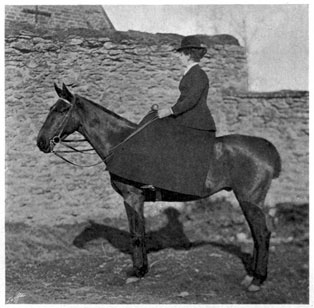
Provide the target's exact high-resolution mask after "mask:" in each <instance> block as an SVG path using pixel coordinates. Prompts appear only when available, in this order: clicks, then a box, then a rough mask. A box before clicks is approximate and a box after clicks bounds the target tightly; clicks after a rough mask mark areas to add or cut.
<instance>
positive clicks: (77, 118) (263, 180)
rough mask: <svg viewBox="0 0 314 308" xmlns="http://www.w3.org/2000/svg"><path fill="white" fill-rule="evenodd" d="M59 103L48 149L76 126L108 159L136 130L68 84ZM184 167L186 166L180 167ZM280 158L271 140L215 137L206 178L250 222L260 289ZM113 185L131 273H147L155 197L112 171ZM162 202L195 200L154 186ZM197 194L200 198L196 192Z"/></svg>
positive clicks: (45, 142) (42, 145)
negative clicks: (150, 206)
mask: <svg viewBox="0 0 314 308" xmlns="http://www.w3.org/2000/svg"><path fill="white" fill-rule="evenodd" d="M55 89H56V91H57V94H58V96H59V97H60V98H59V99H58V100H57V102H56V103H55V104H54V105H53V106H52V107H51V109H50V112H49V114H48V116H47V119H46V121H45V123H44V124H43V126H42V128H41V130H40V132H39V134H38V138H37V145H38V147H39V149H40V150H41V151H43V152H44V153H50V152H52V151H53V148H54V146H55V144H56V143H59V142H63V141H64V140H65V139H66V138H67V137H68V136H69V135H71V134H72V133H74V132H75V131H77V132H79V133H80V134H82V135H83V136H84V137H85V139H86V140H87V141H88V142H89V143H90V144H91V146H92V147H93V149H94V150H95V151H96V152H97V154H98V155H99V156H100V158H101V159H102V160H103V161H105V159H106V157H107V156H108V154H109V152H110V149H111V148H113V147H114V146H116V145H117V144H119V143H120V142H122V141H123V140H124V139H125V138H126V137H127V136H129V135H130V134H131V133H133V132H134V131H135V130H136V129H137V125H136V124H134V123H132V122H130V121H128V120H126V119H124V118H122V117H120V116H119V115H117V114H115V113H113V112H112V111H110V110H108V109H106V108H104V107H102V106H100V105H98V104H95V103H94V102H92V101H90V100H87V99H85V98H83V97H81V96H79V95H73V94H72V93H71V92H70V91H69V90H68V89H67V88H66V86H64V85H63V88H62V89H60V88H58V87H57V86H56V85H55ZM182 168H184V166H182ZM280 170H281V160H280V156H279V154H278V152H277V150H276V148H275V147H274V146H273V145H272V144H271V143H270V142H268V141H267V140H265V139H262V138H258V137H251V136H244V135H227V136H222V137H217V138H216V142H215V157H213V163H212V164H211V166H209V170H208V176H207V179H206V188H207V190H208V196H210V195H212V194H214V193H216V192H218V191H221V190H232V191H233V192H234V194H235V196H236V198H237V200H238V201H239V204H240V207H241V209H242V211H243V213H244V216H245V218H246V220H247V222H248V224H249V227H250V229H251V232H252V236H253V240H254V252H253V263H252V272H251V273H249V275H247V276H246V277H245V279H244V281H243V284H244V285H245V287H247V288H248V290H249V291H257V290H259V289H260V286H261V284H262V283H263V282H264V281H265V279H266V277H267V264H268V248H269V239H270V231H269V230H268V228H267V225H266V217H265V214H264V213H263V211H262V209H261V208H262V206H263V205H264V200H265V197H266V194H267V192H268V189H269V187H270V185H271V181H272V179H275V178H277V177H278V176H279V174H280ZM110 177H111V184H112V187H113V188H114V189H115V190H116V191H117V192H118V193H119V194H120V195H121V196H122V197H123V199H124V205H125V209H126V213H127V217H128V221H129V227H130V234H131V237H132V247H133V254H132V259H133V274H132V275H133V276H134V277H143V276H144V275H145V274H146V273H147V272H148V261H147V252H146V248H145V222H144V214H143V206H144V202H145V201H151V200H152V199H151V198H152V197H151V193H150V194H147V188H145V186H144V184H149V183H136V182H131V181H129V180H126V179H123V178H119V177H117V176H115V175H113V174H110ZM155 194H157V195H158V196H161V200H163V201H182V200H186V199H189V200H191V199H193V198H191V197H187V196H184V195H179V194H175V193H173V194H171V192H169V191H167V192H165V191H163V190H161V189H158V188H157V189H156V191H155ZM195 199H197V198H196V197H195Z"/></svg>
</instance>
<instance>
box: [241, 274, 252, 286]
mask: <svg viewBox="0 0 314 308" xmlns="http://www.w3.org/2000/svg"><path fill="white" fill-rule="evenodd" d="M252 281H253V277H252V276H249V275H246V276H245V277H244V279H243V280H242V282H241V285H242V286H244V287H246V288H248V287H249V286H250V284H251V283H252Z"/></svg>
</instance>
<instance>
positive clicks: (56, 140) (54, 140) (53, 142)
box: [49, 98, 75, 147]
mask: <svg viewBox="0 0 314 308" xmlns="http://www.w3.org/2000/svg"><path fill="white" fill-rule="evenodd" d="M60 100H62V101H63V102H65V103H67V104H68V105H70V106H71V107H70V109H69V110H68V112H67V114H66V115H65V117H64V118H63V120H62V122H61V124H60V127H59V128H60V130H59V134H58V135H56V136H53V137H52V138H51V139H50V140H49V141H50V145H52V147H54V146H55V145H56V144H58V143H60V142H61V135H62V134H63V131H64V128H65V126H66V125H67V122H68V119H69V117H70V115H71V111H72V110H73V107H74V103H75V100H74V103H73V104H71V103H70V102H69V101H67V100H66V99H64V98H60Z"/></svg>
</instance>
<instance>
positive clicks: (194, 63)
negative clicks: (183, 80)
mask: <svg viewBox="0 0 314 308" xmlns="http://www.w3.org/2000/svg"><path fill="white" fill-rule="evenodd" d="M197 64H198V62H193V63H191V64H190V65H188V67H187V68H186V70H185V72H184V74H183V75H186V73H187V72H188V71H189V70H190V69H191V68H192V67H193V66H195V65H197Z"/></svg>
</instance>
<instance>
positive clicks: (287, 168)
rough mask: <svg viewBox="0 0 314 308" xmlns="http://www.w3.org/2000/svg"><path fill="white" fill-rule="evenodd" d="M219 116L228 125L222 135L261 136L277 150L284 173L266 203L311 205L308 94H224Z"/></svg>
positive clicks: (285, 92) (275, 183)
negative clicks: (305, 203)
mask: <svg viewBox="0 0 314 308" xmlns="http://www.w3.org/2000/svg"><path fill="white" fill-rule="evenodd" d="M220 112H221V114H222V115H223V116H222V117H221V120H222V123H224V124H225V125H226V126H225V127H224V131H221V133H223V132H224V133H227V132H229V133H243V134H247V135H255V136H262V137H264V138H266V139H268V140H269V141H271V142H272V143H273V144H275V146H276V147H277V149H278V151H279V153H280V155H281V159H282V173H281V176H280V179H279V180H275V181H273V184H272V187H271V189H270V192H269V194H268V198H267V202H268V203H272V204H274V203H278V202H294V203H297V204H298V203H302V202H308V200H309V199H308V198H309V93H308V92H307V91H279V92H269V93H245V92H244V93H233V94H232V93H230V94H229V95H226V94H225V95H224V96H223V105H222V106H221V109H220Z"/></svg>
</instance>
